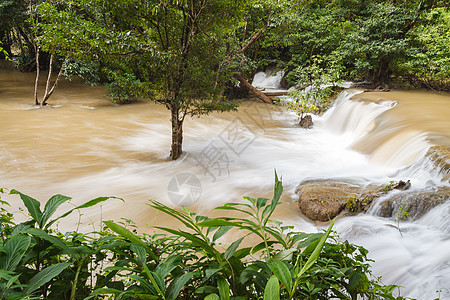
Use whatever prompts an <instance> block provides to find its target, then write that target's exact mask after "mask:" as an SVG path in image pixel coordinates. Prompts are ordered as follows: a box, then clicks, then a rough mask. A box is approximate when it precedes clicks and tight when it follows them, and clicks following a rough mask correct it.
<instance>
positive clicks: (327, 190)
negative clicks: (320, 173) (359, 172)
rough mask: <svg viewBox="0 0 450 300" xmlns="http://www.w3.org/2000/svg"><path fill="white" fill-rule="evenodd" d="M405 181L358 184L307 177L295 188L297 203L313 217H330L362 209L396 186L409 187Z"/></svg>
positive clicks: (317, 218) (364, 209)
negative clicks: (309, 178) (383, 183)
mask: <svg viewBox="0 0 450 300" xmlns="http://www.w3.org/2000/svg"><path fill="white" fill-rule="evenodd" d="M409 187H410V182H409V181H399V182H391V183H390V184H388V185H385V186H376V185H368V186H364V187H362V186H358V185H356V184H354V183H352V182H348V181H338V180H310V181H305V182H302V183H301V184H300V185H299V186H298V187H297V190H296V193H297V194H298V195H299V198H298V207H299V208H300V210H301V211H302V213H303V214H304V215H305V216H306V217H308V218H309V219H311V220H313V221H323V222H326V221H330V220H331V219H333V218H334V217H336V216H338V215H340V214H341V215H342V216H344V215H345V216H348V215H356V214H358V213H362V212H366V211H367V210H368V209H369V208H370V206H371V204H372V202H373V201H374V200H375V199H377V198H379V197H381V196H383V195H385V194H386V193H387V192H389V191H391V190H393V189H397V190H406V189H409Z"/></svg>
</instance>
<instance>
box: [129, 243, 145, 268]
mask: <svg viewBox="0 0 450 300" xmlns="http://www.w3.org/2000/svg"><path fill="white" fill-rule="evenodd" d="M130 249H131V251H133V252H134V253H136V254H137V261H138V263H139V266H140V267H142V266H144V265H145V264H146V263H147V255H146V252H145V248H144V247H143V246H141V245H132V246H131V247H130Z"/></svg>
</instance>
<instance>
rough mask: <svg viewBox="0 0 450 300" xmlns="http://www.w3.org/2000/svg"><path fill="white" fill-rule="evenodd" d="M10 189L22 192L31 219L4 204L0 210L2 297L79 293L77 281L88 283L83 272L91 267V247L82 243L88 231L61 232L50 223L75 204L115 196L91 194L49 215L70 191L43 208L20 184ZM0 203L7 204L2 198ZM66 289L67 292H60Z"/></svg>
mask: <svg viewBox="0 0 450 300" xmlns="http://www.w3.org/2000/svg"><path fill="white" fill-rule="evenodd" d="M0 192H1V193H3V192H4V191H3V189H1V190H0ZM10 194H18V195H20V198H21V199H22V201H23V203H24V205H25V207H26V208H27V211H28V213H29V215H30V219H29V220H27V221H25V222H22V223H19V224H16V223H15V222H14V218H13V215H12V214H10V213H8V212H7V210H6V209H4V208H3V207H2V208H1V210H0V230H1V239H0V299H29V298H36V297H35V296H36V295H39V296H38V297H37V298H38V299H40V298H41V297H43V298H46V299H60V298H66V299H69V297H70V299H75V298H76V292H77V287H79V286H82V285H84V283H83V284H79V280H80V274H81V273H82V270H83V271H85V270H84V269H87V262H88V261H89V262H90V261H91V259H92V257H91V255H92V254H93V251H92V249H90V248H88V247H85V246H84V245H83V244H85V243H86V238H83V236H84V235H82V234H80V233H68V234H66V235H62V234H60V233H58V232H55V231H54V230H52V229H50V227H51V225H53V224H55V222H57V221H58V220H60V219H62V218H64V217H66V216H68V215H69V214H71V213H72V212H74V211H75V210H78V209H82V208H88V207H92V206H94V205H96V204H98V203H100V202H103V201H106V200H107V199H109V198H111V197H99V198H96V199H93V200H90V201H88V202H86V203H84V204H82V205H79V206H77V207H75V208H73V209H70V210H69V211H67V212H65V213H63V214H62V215H60V216H59V217H57V218H54V219H52V220H51V218H52V216H53V215H54V213H55V212H56V210H57V209H58V208H59V207H60V206H61V204H63V203H65V202H67V201H69V200H71V198H70V197H67V196H63V195H54V196H52V197H51V198H50V199H49V200H48V201H47V202H46V204H45V206H44V209H43V210H42V211H41V208H40V202H39V201H37V200H36V199H34V198H32V197H30V196H27V195H25V194H22V193H20V192H19V191H16V190H11V191H10ZM0 204H2V205H3V206H9V204H8V203H7V202H6V201H3V200H2V201H1V202H0ZM82 289H83V288H82ZM67 291H68V294H69V296H68V297H64V296H62V295H63V294H64V293H67ZM85 292H86V291H85ZM88 293H89V292H88Z"/></svg>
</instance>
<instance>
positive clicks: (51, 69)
mask: <svg viewBox="0 0 450 300" xmlns="http://www.w3.org/2000/svg"><path fill="white" fill-rule="evenodd" d="M52 71H53V54H52V55H50V64H49V66H48V76H47V83H46V84H45V93H44V97H43V98H42V101H41V105H45V104H44V99H45V98H46V97H47V95H48V88H49V87H50V79H51V77H52Z"/></svg>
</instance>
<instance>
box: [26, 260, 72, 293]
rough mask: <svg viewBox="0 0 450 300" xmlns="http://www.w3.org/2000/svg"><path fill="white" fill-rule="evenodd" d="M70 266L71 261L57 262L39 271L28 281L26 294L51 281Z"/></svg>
mask: <svg viewBox="0 0 450 300" xmlns="http://www.w3.org/2000/svg"><path fill="white" fill-rule="evenodd" d="M68 266H70V263H67V262H64V263H57V264H54V265H51V266H49V267H47V268H45V269H43V270H41V271H40V272H39V273H37V274H36V275H34V276H33V277H32V278H31V279H30V281H29V282H28V288H26V289H25V294H27V295H29V294H31V293H33V292H34V291H35V290H37V289H38V288H40V287H41V286H42V285H44V284H45V283H47V282H49V281H50V280H52V279H53V278H54V277H56V276H58V275H59V274H60V273H61V272H62V271H64V270H65V269H66V268H67V267H68Z"/></svg>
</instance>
